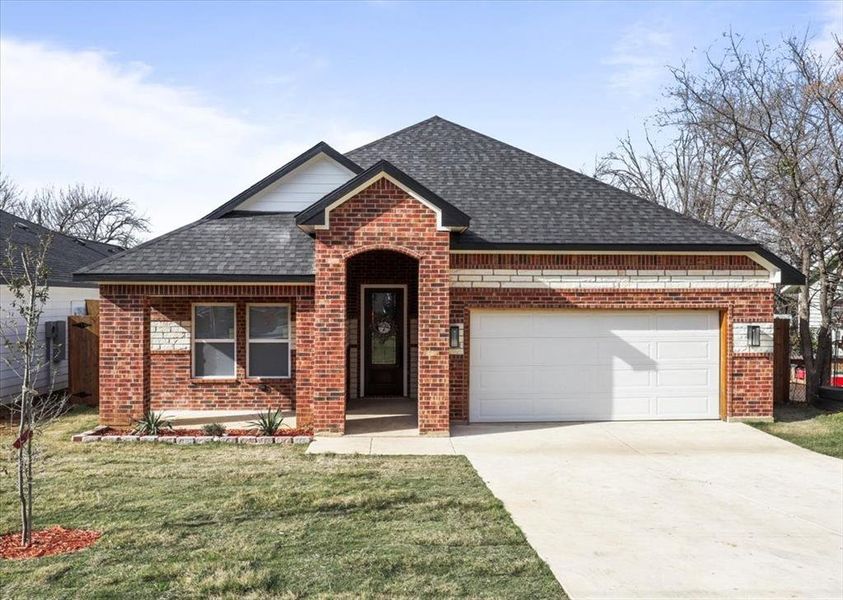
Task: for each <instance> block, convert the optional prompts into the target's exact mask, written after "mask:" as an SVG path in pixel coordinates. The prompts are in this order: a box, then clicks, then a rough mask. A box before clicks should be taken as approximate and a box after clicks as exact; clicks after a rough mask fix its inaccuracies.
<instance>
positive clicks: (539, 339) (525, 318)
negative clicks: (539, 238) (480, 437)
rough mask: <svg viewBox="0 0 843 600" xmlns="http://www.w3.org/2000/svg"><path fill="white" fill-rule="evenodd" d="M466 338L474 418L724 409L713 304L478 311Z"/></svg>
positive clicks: (643, 415) (650, 415)
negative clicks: (703, 308)
mask: <svg viewBox="0 0 843 600" xmlns="http://www.w3.org/2000/svg"><path fill="white" fill-rule="evenodd" d="M477 331H482V335H480V336H478V335H477ZM470 336H471V337H470V357H469V364H470V384H469V390H470V398H469V402H470V418H471V420H473V421H559V420H610V419H677V418H679V419H682V418H684V419H700V418H717V417H718V416H719V414H718V411H719V316H718V314H717V312H716V311H710V312H708V313H706V312H699V311H695V312H691V311H684V312H683V311H664V312H660V311H650V312H644V311H628V312H623V311H570V310H568V311H538V312H534V313H530V312H514V313H506V312H472V318H471V331H470Z"/></svg>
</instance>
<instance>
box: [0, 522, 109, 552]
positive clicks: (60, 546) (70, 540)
mask: <svg viewBox="0 0 843 600" xmlns="http://www.w3.org/2000/svg"><path fill="white" fill-rule="evenodd" d="M101 536H102V534H101V533H100V532H99V531H87V530H85V529H65V528H64V527H59V526H56V527H49V528H48V529H42V530H41V531H34V532H33V533H32V544H31V545H29V546H25V547H24V546H21V545H20V533H7V534H6V535H4V536H2V537H0V558H3V559H7V560H21V559H26V558H41V557H43V556H53V555H55V554H68V553H70V552H78V551H79V550H84V549H85V548H87V547H88V546H90V545H91V544H93V543H94V542H96V541H97V540H98V539H99V538H100V537H101Z"/></svg>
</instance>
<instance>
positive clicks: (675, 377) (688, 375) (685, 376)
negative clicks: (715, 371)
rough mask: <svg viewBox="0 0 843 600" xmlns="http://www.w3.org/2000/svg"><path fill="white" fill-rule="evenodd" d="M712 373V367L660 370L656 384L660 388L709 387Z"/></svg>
mask: <svg viewBox="0 0 843 600" xmlns="http://www.w3.org/2000/svg"><path fill="white" fill-rule="evenodd" d="M711 372H712V369H711V367H709V368H698V369H689V368H681V367H679V368H673V369H659V371H658V372H657V373H656V376H657V379H656V383H657V385H659V386H680V387H683V386H684V387H693V386H708V385H710V384H711Z"/></svg>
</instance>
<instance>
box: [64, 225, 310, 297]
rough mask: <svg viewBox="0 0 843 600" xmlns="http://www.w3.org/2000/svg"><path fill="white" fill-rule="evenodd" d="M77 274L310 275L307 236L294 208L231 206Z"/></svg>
mask: <svg viewBox="0 0 843 600" xmlns="http://www.w3.org/2000/svg"><path fill="white" fill-rule="evenodd" d="M77 279H95V280H100V281H120V280H135V281H138V280H170V281H261V280H267V281H284V280H287V281H311V280H312V279H313V240H312V239H311V238H310V237H309V236H308V235H307V234H306V233H304V232H303V231H301V230H300V229H299V228H298V227H296V225H295V214H294V213H276V214H250V213H237V212H234V213H229V214H228V215H226V216H225V217H224V218H220V219H209V220H201V221H197V222H195V223H191V224H190V225H187V226H185V227H182V228H181V229H177V230H175V231H173V232H171V233H168V234H166V235H163V236H161V237H159V238H156V239H154V240H151V241H149V242H146V243H144V244H141V245H140V246H137V247H135V248H132V249H130V250H127V251H126V252H124V253H122V254H120V255H118V256H115V257H112V258H111V259H109V260H107V261H103V262H102V263H98V264H94V265H91V266H90V267H88V268H87V269H82V270H81V271H80V272H79V273H78V274H77Z"/></svg>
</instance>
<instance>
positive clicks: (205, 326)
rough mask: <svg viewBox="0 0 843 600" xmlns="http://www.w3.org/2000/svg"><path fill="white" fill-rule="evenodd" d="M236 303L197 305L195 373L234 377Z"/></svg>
mask: <svg viewBox="0 0 843 600" xmlns="http://www.w3.org/2000/svg"><path fill="white" fill-rule="evenodd" d="M234 338H235V316H234V305H233V304H195V305H194V306H193V376H194V377H208V378H213V377H234V376H235V371H234V352H235V341H234Z"/></svg>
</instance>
